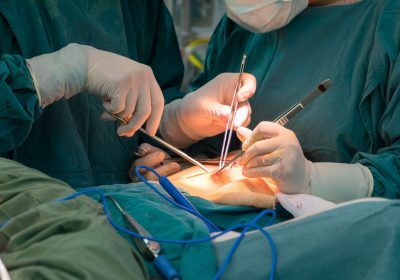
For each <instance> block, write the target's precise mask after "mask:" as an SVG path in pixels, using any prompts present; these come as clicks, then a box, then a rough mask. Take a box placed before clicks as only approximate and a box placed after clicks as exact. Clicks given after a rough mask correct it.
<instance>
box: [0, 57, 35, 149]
mask: <svg viewBox="0 0 400 280" xmlns="http://www.w3.org/2000/svg"><path fill="white" fill-rule="evenodd" d="M40 113H41V108H40V106H39V101H38V96H37V94H36V92H35V88H34V85H33V82H32V78H31V76H30V73H29V70H28V68H27V67H26V65H25V59H24V58H23V57H21V56H19V55H8V54H5V55H2V56H1V57H0V127H1V129H0V155H5V154H6V153H7V152H9V151H10V150H12V149H14V148H16V147H18V146H19V145H20V144H21V143H22V142H23V141H24V140H25V138H26V137H27V135H28V133H29V131H30V130H31V128H32V124H33V122H34V121H35V119H36V118H37V117H38V116H39V115H40Z"/></svg>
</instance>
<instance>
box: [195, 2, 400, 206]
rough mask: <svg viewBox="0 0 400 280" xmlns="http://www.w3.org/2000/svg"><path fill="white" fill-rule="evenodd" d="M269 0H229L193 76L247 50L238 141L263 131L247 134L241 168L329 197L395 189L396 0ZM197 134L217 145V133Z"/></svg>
mask: <svg viewBox="0 0 400 280" xmlns="http://www.w3.org/2000/svg"><path fill="white" fill-rule="evenodd" d="M272 2H275V3H274V4H266V3H269V1H226V4H227V14H228V16H227V17H224V18H223V19H222V20H221V22H220V23H219V25H218V27H217V29H216V30H215V32H214V34H213V36H212V38H211V41H210V44H209V48H208V52H207V58H206V65H205V72H204V73H203V74H202V76H201V77H200V79H199V80H198V81H197V82H196V84H195V85H194V86H197V87H199V86H202V85H203V84H204V83H206V82H207V81H209V80H211V79H213V78H214V77H215V76H217V75H218V74H219V73H222V72H226V71H235V70H236V69H237V68H238V67H239V65H240V61H241V58H242V56H243V54H246V55H247V62H246V68H245V71H247V72H249V73H252V74H254V75H255V76H256V78H257V91H256V93H255V95H254V97H253V98H251V100H250V104H251V108H252V120H251V124H250V126H249V128H251V129H254V131H253V133H251V131H249V130H246V129H239V131H238V132H239V133H238V134H239V137H240V138H241V139H242V140H243V141H244V140H245V139H246V138H247V139H250V138H249V137H250V136H253V137H254V136H255V137H256V138H257V137H259V136H260V137H261V138H262V139H263V140H262V141H258V142H257V143H256V144H254V145H253V146H251V145H250V146H249V145H248V143H246V141H245V142H244V148H245V149H247V152H246V153H245V154H244V156H243V158H242V161H241V164H242V165H244V169H243V170H244V175H245V176H248V177H259V176H265V177H272V178H274V179H276V181H277V183H278V187H279V188H280V189H281V191H283V192H286V193H309V194H313V195H317V196H320V197H323V198H325V199H327V200H331V201H334V202H343V201H348V200H352V199H356V198H361V197H368V196H371V195H372V196H380V197H387V198H399V197H400V187H399V186H400V125H399V124H398V123H399V122H400V119H399V116H400V111H399V110H400V106H399V102H400V101H399V100H400V68H399V48H400V35H399V34H400V32H399V31H400V20H399V14H398V11H399V7H400V4H399V2H398V1H393V0H385V1H376V0H363V1H356V0H353V1H309V3H305V2H308V1H288V2H286V4H282V3H283V2H281V1H272ZM272 2H271V3H272ZM307 4H309V7H308V8H306V6H307ZM285 5H286V6H285ZM288 7H289V8H288ZM305 8H306V9H305ZM285 12H286V13H287V14H285ZM273 14H276V15H277V16H276V17H278V16H280V19H275V18H274V17H272V15H273ZM296 14H298V15H297V16H296ZM288 15H289V16H288ZM271 17H272V18H271ZM256 19H257V20H256ZM285 19H286V22H285ZM291 19H292V20H291ZM290 20H291V21H290ZM282 25H283V26H282ZM327 78H329V79H331V81H332V86H331V87H330V88H329V89H328V91H327V92H326V93H324V94H322V95H321V96H319V97H317V98H316V99H315V100H314V101H313V102H312V103H310V104H309V105H307V107H306V108H304V109H303V110H302V111H301V112H299V113H297V114H296V115H295V116H294V118H292V119H291V120H290V121H289V122H288V123H287V125H286V126H285V128H283V127H281V126H279V125H274V124H272V123H270V122H265V121H272V120H273V119H275V118H276V117H277V116H278V115H280V113H282V112H283V111H285V110H287V109H288V108H290V107H291V106H292V105H293V104H295V103H296V102H297V101H299V100H300V99H302V98H303V97H305V96H306V95H307V94H309V93H310V92H311V91H312V90H314V89H315V88H316V87H317V85H318V84H319V83H320V82H322V81H323V80H325V79H327ZM292 132H294V134H293V133H292ZM203 142H204V143H205V144H206V146H208V147H213V148H214V151H216V152H218V151H219V150H220V144H221V143H222V139H221V137H218V138H213V139H207V140H205V141H203ZM237 144H238V143H237ZM246 144H247V147H246ZM236 148H237V149H239V148H240V146H239V145H237V146H236ZM214 155H218V153H215V154H214Z"/></svg>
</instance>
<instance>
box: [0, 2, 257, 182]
mask: <svg viewBox="0 0 400 280" xmlns="http://www.w3.org/2000/svg"><path fill="white" fill-rule="evenodd" d="M0 34H1V35H0V36H1V40H0V128H1V129H0V155H1V156H3V157H7V158H10V159H14V160H16V161H18V162H20V163H23V164H25V165H27V166H29V167H32V168H35V169H38V170H40V171H43V172H44V173H46V174H48V175H50V176H52V177H55V178H58V179H61V180H63V181H65V182H67V183H69V184H70V185H72V186H74V187H88V186H93V185H100V184H113V183H127V182H129V176H128V170H129V167H130V166H131V164H132V163H133V160H134V152H135V151H136V149H137V145H138V142H140V141H141V140H140V139H139V137H140V136H139V135H138V133H135V132H136V131H137V130H138V129H139V128H140V127H141V126H142V125H143V127H144V128H145V129H146V130H147V131H148V132H149V133H150V134H155V133H156V131H157V128H158V126H159V124H160V121H161V120H162V121H163V127H164V128H165V130H168V128H169V127H176V126H177V125H178V124H176V123H175V120H170V119H168V118H165V117H162V112H163V107H164V104H167V103H169V102H170V101H172V100H174V99H177V98H179V97H182V96H183V93H182V92H180V91H179V88H180V84H181V79H182V75H183V65H182V61H181V56H180V51H179V46H178V43H177V39H176V35H175V31H174V26H173V22H172V19H171V16H170V14H169V12H168V10H167V8H166V6H165V4H164V2H163V1H161V0H157V1H139V0H133V1H130V0H129V1H128V0H113V1H86V0H79V1H72V0H67V1H64V0H63V1H61V0H45V1H41V0H40V1H39V0H29V1H25V0H17V1H14V0H5V1H1V2H0ZM248 77H249V81H250V82H251V84H252V85H253V87H252V89H249V90H246V89H244V90H243V102H242V105H243V106H242V107H243V108H244V110H245V111H246V112H247V115H249V113H250V105H249V104H248V102H247V101H244V99H246V98H248V97H249V95H251V93H254V86H255V79H254V77H253V76H252V75H248ZM236 81H237V74H225V75H220V76H219V77H218V78H216V79H215V80H214V81H213V82H211V83H210V84H209V85H208V86H207V87H203V88H202V89H199V90H197V91H196V92H193V93H191V94H188V96H189V98H188V99H190V102H186V103H184V104H183V102H178V103H182V104H180V106H179V107H180V108H176V107H174V108H170V109H168V108H166V110H173V111H174V112H175V113H177V114H179V115H180V116H181V117H182V118H183V119H185V120H186V121H185V125H186V128H183V129H184V130H185V131H182V132H181V133H180V134H179V139H177V138H176V137H175V139H174V140H171V142H172V143H173V144H179V143H175V142H176V141H182V139H184V140H185V143H194V142H196V141H197V140H199V139H201V138H204V137H205V136H212V135H216V134H218V133H220V132H222V131H223V129H224V127H225V125H224V124H225V123H226V115H227V114H228V112H227V110H226V107H227V106H226V104H228V102H229V101H230V99H231V96H232V95H233V89H232V88H233V87H234V86H235V84H236ZM87 93H90V94H87ZM245 95H247V96H245ZM180 100H181V99H180ZM185 100H187V99H185ZM204 101H205V102H204ZM210 108H213V110H209V109H210ZM106 111H107V112H110V113H114V114H117V115H118V116H119V117H120V118H124V119H126V120H128V124H127V125H119V124H118V123H117V122H116V121H115V119H114V118H112V117H111V115H110V114H108V113H107V112H106ZM101 118H103V119H111V121H104V120H101ZM196 118H199V119H200V120H203V121H202V122H201V123H199V122H198V121H197V119H196ZM248 121H249V119H248V118H247V117H246V118H245V119H243V121H240V122H239V123H238V124H243V123H245V122H247V123H248ZM204 127H207V128H208V130H206V129H204ZM188 128H189V129H188ZM124 136H125V137H124ZM132 136H133V137H132ZM177 137H178V135H177ZM173 167H175V169H176V168H177V166H176V164H175V165H173Z"/></svg>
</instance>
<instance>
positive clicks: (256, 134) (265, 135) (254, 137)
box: [242, 121, 284, 151]
mask: <svg viewBox="0 0 400 280" xmlns="http://www.w3.org/2000/svg"><path fill="white" fill-rule="evenodd" d="M282 129H284V128H283V127H282V126H280V125H279V124H276V123H273V122H265V121H264V122H260V123H259V124H258V125H257V126H256V128H255V129H254V130H253V133H251V135H250V137H248V138H247V139H246V140H245V141H244V142H243V144H242V149H243V150H244V151H246V150H247V149H248V148H249V147H250V146H251V145H253V144H254V143H255V142H257V141H259V140H262V139H269V138H273V137H277V136H278V135H279V134H280V133H281V132H282Z"/></svg>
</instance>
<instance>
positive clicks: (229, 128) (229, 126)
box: [219, 55, 246, 169]
mask: <svg viewBox="0 0 400 280" xmlns="http://www.w3.org/2000/svg"><path fill="white" fill-rule="evenodd" d="M245 64H246V55H243V58H242V63H241V64H240V71H239V78H238V81H237V83H236V87H235V92H234V94H233V97H232V102H231V111H230V114H229V118H228V122H227V123H226V128H225V133H224V141H223V143H222V150H221V157H220V161H219V168H220V169H221V168H223V167H224V166H225V165H226V157H227V155H228V151H229V146H230V144H231V139H232V132H233V122H234V120H235V117H236V113H237V109H238V103H239V102H238V91H239V89H240V87H241V84H242V76H243V71H244V66H245Z"/></svg>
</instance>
